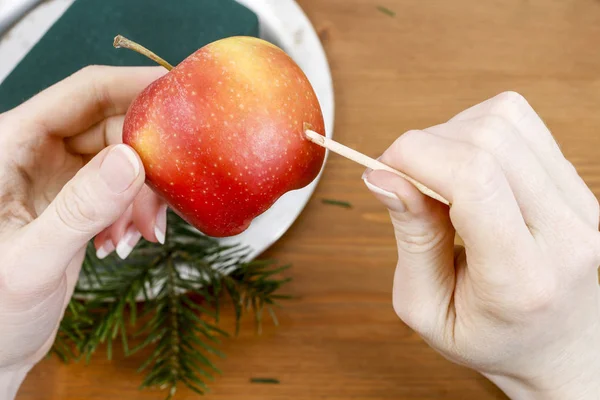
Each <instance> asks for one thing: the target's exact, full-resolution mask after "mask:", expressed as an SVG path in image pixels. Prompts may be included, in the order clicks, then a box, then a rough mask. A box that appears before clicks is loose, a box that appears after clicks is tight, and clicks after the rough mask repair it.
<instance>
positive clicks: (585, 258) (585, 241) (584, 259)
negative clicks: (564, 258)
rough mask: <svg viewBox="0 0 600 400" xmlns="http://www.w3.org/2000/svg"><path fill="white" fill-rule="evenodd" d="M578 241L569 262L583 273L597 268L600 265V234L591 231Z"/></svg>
mask: <svg viewBox="0 0 600 400" xmlns="http://www.w3.org/2000/svg"><path fill="white" fill-rule="evenodd" d="M576 240H577V244H576V245H574V246H573V247H572V252H571V254H569V260H568V262H569V263H570V264H571V265H573V267H575V268H576V269H581V270H582V271H589V269H590V268H594V269H595V268H597V267H598V264H599V263H600V232H598V230H594V231H591V229H590V230H589V231H587V232H585V233H584V234H582V235H580V237H578V238H576Z"/></svg>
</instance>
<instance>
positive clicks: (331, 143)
mask: <svg viewBox="0 0 600 400" xmlns="http://www.w3.org/2000/svg"><path fill="white" fill-rule="evenodd" d="M305 134H306V137H307V138H308V139H309V140H310V141H311V142H313V143H315V144H318V145H319V146H322V147H324V148H326V149H329V150H330V151H333V152H334V153H336V154H339V155H340V156H343V157H346V158H347V159H349V160H352V161H354V162H356V163H358V164H361V165H363V166H365V167H367V168H371V169H372V170H378V169H380V170H384V171H388V172H392V173H394V174H396V175H400V176H401V177H402V178H404V179H406V180H407V181H409V182H410V183H412V184H413V185H414V186H415V187H416V188H417V189H419V191H420V192H421V193H423V194H424V195H426V196H429V197H431V198H432V199H435V200H437V201H439V202H442V203H444V204H446V205H450V202H449V201H448V200H446V199H445V198H444V197H442V196H441V195H439V194H437V193H436V192H434V191H433V190H431V189H429V188H428V187H427V186H425V185H423V184H422V183H420V182H417V181H416V180H414V179H412V178H411V177H409V176H408V175H406V174H404V173H402V172H400V171H398V170H396V169H394V168H392V167H390V166H388V165H385V164H384V163H382V162H380V161H377V160H375V159H373V158H371V157H369V156H366V155H364V154H362V153H359V152H358V151H356V150H353V149H351V148H350V147H346V146H344V145H343V144H341V143H338V142H336V141H335V140H331V139H329V138H327V137H325V136H323V135H320V134H318V133H317V132H315V131H313V130H310V129H305Z"/></svg>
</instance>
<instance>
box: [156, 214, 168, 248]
mask: <svg viewBox="0 0 600 400" xmlns="http://www.w3.org/2000/svg"><path fill="white" fill-rule="evenodd" d="M166 231H167V205H166V204H164V205H162V206H160V208H159V209H158V214H156V223H155V224H154V236H156V240H158V243H160V244H165V232H166Z"/></svg>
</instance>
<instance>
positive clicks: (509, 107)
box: [493, 90, 531, 114]
mask: <svg viewBox="0 0 600 400" xmlns="http://www.w3.org/2000/svg"><path fill="white" fill-rule="evenodd" d="M493 103H494V106H495V107H494V108H495V109H496V110H498V111H502V110H504V111H508V112H509V114H510V111H515V110H523V109H527V108H530V107H531V106H530V105H529V102H528V101H527V99H525V96H523V95H522V94H520V93H517V92H515V91H510V90H509V91H506V92H502V93H500V94H499V95H497V96H496V97H495V98H494V99H493Z"/></svg>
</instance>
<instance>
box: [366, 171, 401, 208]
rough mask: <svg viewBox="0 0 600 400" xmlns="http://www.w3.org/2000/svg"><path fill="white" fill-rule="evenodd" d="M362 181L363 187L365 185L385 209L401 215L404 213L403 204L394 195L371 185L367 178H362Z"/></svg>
mask: <svg viewBox="0 0 600 400" xmlns="http://www.w3.org/2000/svg"><path fill="white" fill-rule="evenodd" d="M363 181H364V182H365V185H367V188H369V190H370V191H371V192H373V194H375V197H377V198H378V199H379V201H381V202H382V203H383V204H384V205H385V206H386V207H387V208H389V209H390V210H392V211H396V212H401V213H403V212H405V211H406V206H405V205H404V202H403V201H402V200H400V199H399V198H398V196H396V195H395V194H394V193H392V192H388V191H387V190H385V189H382V188H380V187H378V186H375V185H373V184H372V183H371V182H369V181H368V180H367V178H363Z"/></svg>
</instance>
